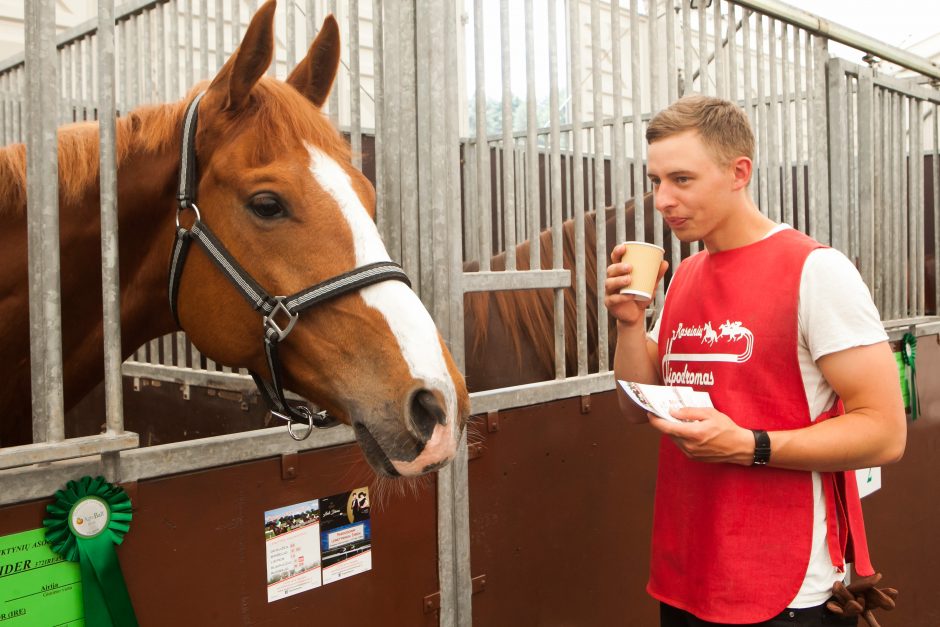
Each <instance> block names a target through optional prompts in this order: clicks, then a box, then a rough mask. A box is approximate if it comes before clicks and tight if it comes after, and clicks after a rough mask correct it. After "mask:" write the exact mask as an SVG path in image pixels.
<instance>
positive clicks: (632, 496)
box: [0, 337, 940, 627]
mask: <svg viewBox="0 0 940 627" xmlns="http://www.w3.org/2000/svg"><path fill="white" fill-rule="evenodd" d="M918 371H919V373H920V376H919V383H920V387H921V400H922V403H923V407H924V414H923V416H922V417H921V418H920V419H919V420H917V421H916V422H914V423H909V427H910V428H909V434H908V446H907V452H906V454H905V457H904V459H903V460H902V461H901V462H900V463H898V464H895V465H893V466H889V467H886V468H885V469H884V470H883V474H882V483H883V487H882V489H881V490H880V491H879V492H876V493H875V494H873V495H872V496H869V497H867V498H865V499H864V501H863V504H864V509H865V515H866V520H867V526H868V531H869V538H870V544H871V551H872V555H873V559H874V561H875V564H876V566H877V567H878V569H879V570H881V571H882V572H884V573H885V582H886V583H887V584H888V585H892V586H896V587H897V588H899V589H900V591H901V598H900V605H899V607H898V609H897V610H896V611H895V612H893V613H891V614H881V616H880V617H879V620H880V622H881V625H882V627H936V626H937V625H940V604H938V603H937V599H940V585H938V583H937V577H936V575H935V564H938V563H940V539H938V537H940V472H938V470H940V468H938V464H940V462H938V461H937V460H938V459H940V376H938V373H940V344H938V341H937V337H926V338H921V340H920V343H919V345H918ZM589 401H590V406H591V408H590V411H589V412H587V413H582V411H581V409H582V402H581V399H569V400H565V401H558V402H554V403H548V404H543V405H536V406H532V407H527V408H523V409H519V410H513V411H508V412H502V413H500V414H498V415H497V416H495V417H490V418H487V417H481V418H479V419H478V421H477V425H476V429H477V431H478V432H479V434H480V436H479V439H481V440H482V442H481V444H480V447H479V452H478V453H477V451H476V448H477V447H473V452H472V457H473V459H471V461H470V463H469V466H468V472H469V482H470V533H471V539H470V542H471V575H472V576H473V577H475V578H477V577H483V578H484V579H483V580H485V584H481V585H479V586H478V587H479V588H480V591H479V592H478V593H476V594H474V595H473V597H472V598H473V624H474V625H475V626H476V627H504V626H506V627H516V626H520V627H529V626H546V627H555V626H558V627H561V626H565V627H594V626H596V625H617V626H624V627H651V626H655V625H656V624H658V619H657V607H656V604H655V603H654V602H653V601H652V600H651V599H650V598H649V597H648V596H647V595H646V593H645V585H646V575H647V568H648V563H649V533H650V521H651V516H652V500H653V489H654V482H655V473H656V448H657V442H658V436H657V435H656V434H655V433H654V432H653V431H652V429H650V428H649V427H646V426H637V425H628V424H626V423H625V422H624V421H623V420H622V419H621V418H620V417H619V415H618V411H617V403H616V398H615V397H614V394H613V392H608V393H604V394H599V395H595V396H593V397H591V398H590V399H589ZM285 437H286V436H285ZM286 462H287V463H285V464H282V460H281V459H280V458H275V459H266V460H260V461H255V462H248V463H243V464H237V465H233V466H229V467H225V468H217V469H212V470H206V471H202V472H195V473H187V474H182V475H177V476H172V477H165V478H161V479H154V480H147V481H141V482H139V483H137V484H132V485H129V486H127V488H128V491H129V493H130V494H131V497H132V499H133V502H134V520H133V523H132V526H131V531H130V533H128V534H127V536H126V538H125V543H124V544H123V545H122V546H120V547H119V548H118V554H119V556H120V559H121V564H122V567H123V569H124V572H125V576H126V579H127V582H128V587H129V589H130V593H131V596H132V599H133V601H134V605H135V608H136V610H137V614H138V617H139V618H140V622H141V625H144V626H147V625H158V626H160V625H168V624H173V625H181V626H188V625H199V626H203V625H275V624H278V625H280V624H289V625H308V624H311V625H312V624H329V625H343V626H350V627H356V626H359V625H363V626H366V625H368V626H370V627H371V626H376V627H399V626H400V627H412V626H415V627H424V626H430V625H437V624H438V617H437V613H436V612H435V611H433V610H432V611H428V612H426V611H425V597H427V596H429V595H433V593H435V592H437V591H438V582H437V512H436V507H437V505H436V490H435V489H434V485H435V482H434V481H433V480H429V481H427V483H426V484H425V485H424V487H423V488H420V489H418V491H417V493H416V494H412V491H411V489H407V490H406V491H405V496H396V495H394V494H392V495H389V496H386V497H385V498H384V499H380V501H381V502H380V504H379V506H378V507H374V508H373V512H372V531H373V559H372V562H373V570H372V571H370V572H367V573H364V574H360V575H354V576H352V577H350V578H349V579H346V580H343V581H340V582H337V583H332V584H328V585H325V586H323V587H321V588H317V589H315V590H311V591H308V592H303V593H300V594H297V595H295V596H292V597H288V598H286V599H283V600H279V601H275V602H273V603H268V602H267V598H266V589H265V551H264V539H263V513H264V512H265V511H267V510H270V509H273V508H276V507H279V506H284V505H290V504H293V503H298V502H301V501H305V500H308V499H312V498H320V497H324V496H329V495H331V494H336V493H338V492H343V491H346V490H350V489H352V488H355V487H359V486H361V485H365V484H368V483H370V481H371V479H370V477H371V473H370V471H369V470H368V468H367V467H366V465H365V463H364V462H363V460H362V458H361V455H360V453H359V451H358V449H357V448H356V447H355V446H340V447H335V448H331V449H324V450H319V451H310V452H307V453H302V454H300V455H299V456H298V457H297V459H296V460H294V461H290V460H286ZM291 465H293V466H294V468H296V475H297V476H296V478H294V479H285V478H283V473H285V470H286V469H287V468H289V467H290V466H291ZM71 478H77V477H63V484H64V483H65V481H66V480H68V479H71ZM45 504H46V501H35V502H30V503H24V504H20V505H15V506H7V507H3V508H0V534H10V533H16V532H19V531H25V530H28V529H36V528H38V527H40V526H41V524H42V518H43V513H44V509H45ZM483 580H481V579H477V581H478V582H480V581H483ZM433 602H434V601H433V598H432V599H431V604H432V606H433Z"/></svg>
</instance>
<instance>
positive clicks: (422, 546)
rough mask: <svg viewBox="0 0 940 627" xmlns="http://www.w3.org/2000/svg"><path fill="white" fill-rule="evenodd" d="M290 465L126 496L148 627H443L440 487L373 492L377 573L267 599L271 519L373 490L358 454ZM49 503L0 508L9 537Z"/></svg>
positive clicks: (140, 611) (122, 553)
mask: <svg viewBox="0 0 940 627" xmlns="http://www.w3.org/2000/svg"><path fill="white" fill-rule="evenodd" d="M284 437H285V438H286V437H287V435H286V434H285V436H284ZM290 466H292V467H293V468H294V469H295V471H296V478H294V479H289V480H285V479H283V478H282V463H281V459H280V458H277V459H267V460H261V461H256V462H248V463H244V464H238V465H233V466H229V467H225V468H217V469H212V470H207V471H203V472H195V473H187V474H183V475H178V476H173V477H166V478H162V479H156V480H147V481H141V482H139V483H137V484H136V485H134V484H131V485H128V486H127V491H128V493H129V494H130V495H131V498H132V500H133V505H134V511H133V516H134V518H133V521H132V523H131V530H130V532H129V533H128V534H127V535H126V536H125V540H124V544H122V545H121V546H120V547H118V549H117V550H118V555H119V558H120V561H121V567H122V569H123V571H124V575H125V579H126V581H127V585H128V589H129V591H130V594H131V598H132V601H133V604H134V608H135V611H136V613H137V617H138V619H139V621H140V624H141V625H142V626H143V627H147V626H155V627H162V626H164V625H177V626H190V625H191V626H193V627H207V626H216V625H219V626H221V625H225V626H234V625H337V626H339V625H342V626H343V627H358V626H362V627H367V626H368V627H376V626H385V625H388V626H399V625H401V626H402V627H405V626H408V627H410V626H412V625H414V626H417V627H423V626H426V625H427V626H430V625H437V624H438V619H437V614H436V612H434V611H431V612H427V613H426V612H425V608H424V597H425V596H427V595H431V594H433V593H435V592H437V591H438V589H439V588H438V583H437V511H436V490H435V488H434V485H435V482H434V481H433V480H430V481H426V482H425V483H424V485H423V487H421V488H418V489H417V490H416V491H415V492H413V491H412V490H411V489H410V488H409V489H406V490H405V496H400V495H394V494H391V495H386V496H384V497H382V496H379V495H377V494H376V491H375V490H373V492H372V498H373V507H372V512H371V526H372V570H371V571H368V572H365V573H361V574H357V575H353V576H351V577H349V578H348V579H343V580H341V581H338V582H334V583H329V584H326V585H323V586H322V587H320V588H316V589H313V590H309V591H306V592H301V593H299V594H296V595H294V596H290V597H287V598H284V599H280V600H276V601H273V602H271V603H269V602H268V601H267V588H266V565H265V564H266V562H265V559H266V557H265V541H264V512H265V511H268V510H272V509H275V508H278V507H281V506H286V505H292V504H294V503H299V502H303V501H306V500H309V499H314V498H322V497H326V496H329V495H332V494H337V493H340V492H344V491H348V490H351V489H353V488H358V487H361V486H364V485H369V484H370V482H371V481H372V479H371V477H372V473H371V470H369V468H368V466H367V465H366V464H365V462H364V460H363V459H362V457H361V455H360V453H359V450H358V448H356V447H355V446H340V447H335V448H330V449H324V450H318V451H311V452H307V453H301V454H300V455H298V456H297V458H296V459H294V460H290V459H288V460H287V466H285V468H287V467H290ZM70 478H72V477H64V478H63V484H64V483H65V481H66V480H67V479H70ZM63 487H64V485H63ZM46 502H47V501H42V502H39V501H37V502H31V503H26V504H21V505H15V506H9V507H4V508H0V535H5V534H10V533H16V532H19V531H25V530H29V529H36V528H39V527H41V526H42V518H43V514H44V512H45V505H46ZM89 627H91V626H89Z"/></svg>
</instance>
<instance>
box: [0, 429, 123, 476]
mask: <svg viewBox="0 0 940 627" xmlns="http://www.w3.org/2000/svg"><path fill="white" fill-rule="evenodd" d="M138 445H139V438H138V437H137V434H136V433H131V432H129V431H124V432H122V433H118V434H113V435H112V434H108V433H102V434H101V435H90V436H86V437H81V438H69V439H67V440H61V441H59V442H40V443H38V444H24V445H23V446H8V447H6V448H0V470H3V469H5V468H15V467H17V466H28V465H30V464H40V463H43V462H50V461H57V460H60V459H71V458H74V457H86V456H88V455H96V454H98V453H113V452H115V451H125V450H128V449H134V448H137V446H138Z"/></svg>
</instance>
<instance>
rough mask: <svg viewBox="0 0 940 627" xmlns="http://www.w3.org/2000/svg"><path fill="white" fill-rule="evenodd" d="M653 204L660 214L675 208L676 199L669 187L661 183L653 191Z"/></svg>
mask: <svg viewBox="0 0 940 627" xmlns="http://www.w3.org/2000/svg"><path fill="white" fill-rule="evenodd" d="M653 202H654V203H655V206H656V209H658V210H659V211H660V212H662V211H665V210H666V209H669V208H670V207H673V206H675V204H676V199H675V196H674V195H673V193H672V190H671V189H670V188H669V186H668V185H665V184H663V183H660V184H659V186H658V187H657V188H656V189H655V190H654V191H653Z"/></svg>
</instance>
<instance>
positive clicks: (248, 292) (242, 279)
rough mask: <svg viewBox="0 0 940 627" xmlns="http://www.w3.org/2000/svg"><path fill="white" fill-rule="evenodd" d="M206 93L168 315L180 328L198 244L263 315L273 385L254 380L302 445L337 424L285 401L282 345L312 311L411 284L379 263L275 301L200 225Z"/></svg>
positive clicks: (187, 121)
mask: <svg viewBox="0 0 940 627" xmlns="http://www.w3.org/2000/svg"><path fill="white" fill-rule="evenodd" d="M204 93H205V92H203V93H200V94H199V95H198V96H196V98H195V99H193V101H192V102H191V103H190V105H189V107H188V108H187V110H186V116H185V118H184V123H183V142H182V149H181V152H182V154H181V155H180V179H179V187H178V190H177V203H178V207H177V213H176V238H175V241H174V242H173V251H172V254H171V258H170V268H169V278H168V282H169V290H168V292H169V299H170V311H172V312H173V318H174V319H175V320H176V324H177V326H179V327H180V328H182V325H180V321H179V312H178V309H177V299H178V295H179V286H180V280H181V278H182V276H183V267H184V266H185V264H186V258H187V255H188V253H189V248H190V246H191V245H192V244H193V243H194V242H195V243H196V244H197V245H198V246H199V247H200V248H201V249H202V250H203V252H205V253H206V255H208V257H209V259H211V260H212V262H213V263H214V264H215V266H216V267H217V268H218V269H219V271H220V272H221V273H222V274H223V275H224V276H225V277H226V278H227V279H228V280H229V281H230V282H231V283H232V285H234V286H235V288H236V289H237V291H238V292H239V293H240V294H241V295H242V296H243V297H244V298H245V300H247V301H248V303H249V304H250V305H251V306H252V308H253V309H254V310H255V311H257V312H259V313H260V314H261V315H262V324H263V329H264V352H265V357H266V358H267V363H268V371H269V372H270V375H271V379H270V381H269V380H266V379H264V378H263V377H261V376H259V375H258V374H257V373H255V372H251V373H250V374H251V377H252V379H254V381H255V385H257V386H258V391H259V392H260V393H261V396H262V397H263V398H264V400H265V402H266V403H267V405H268V408H269V409H270V411H271V414H272V415H274V416H276V417H278V418H281V419H282V420H285V421H287V425H288V432H289V433H290V435H291V437H292V438H294V439H297V440H300V439H303V438H306V437H307V436H308V435H309V434H310V432H311V431H312V428H311V427H331V426H334V425H335V424H337V421H336V419H335V418H333V417H332V416H330V415H328V414H327V413H326V412H325V411H322V412H318V413H316V414H314V413H313V412H312V411H311V410H310V408H309V407H307V406H306V405H303V404H301V405H291V404H290V403H288V402H287V398H286V397H285V395H284V387H283V375H282V368H281V361H280V358H279V357H278V344H279V343H280V342H282V341H283V340H284V339H285V338H287V336H288V335H289V334H290V332H291V330H292V329H293V328H294V325H295V324H296V323H297V319H298V317H299V316H300V313H301V312H302V311H304V310H306V309H309V308H311V307H313V306H314V305H317V304H319V303H322V302H324V301H327V300H330V299H332V298H336V297H338V296H342V295H343V294H348V293H350V292H354V291H357V290H359V289H361V288H363V287H365V286H367V285H372V284H374V283H379V282H381V281H389V280H394V281H401V282H403V283H405V284H406V285H408V286H409V287H410V286H411V281H409V279H408V275H407V274H405V271H404V270H403V269H402V267H401V266H400V265H398V264H397V263H395V262H392V261H380V262H377V263H371V264H368V265H365V266H360V267H358V268H356V269H354V270H351V271H350V272H346V273H344V274H341V275H339V276H335V277H333V278H330V279H327V280H326V281H323V282H322V283H318V284H316V285H314V286H312V287H308V288H306V289H304V290H301V291H299V292H297V293H295V294H292V295H290V296H272V295H271V294H269V293H268V292H267V291H266V290H265V289H264V288H263V287H261V285H260V284H259V283H258V282H257V281H255V279H254V278H253V277H252V276H251V275H250V274H249V273H248V272H247V271H246V270H245V269H244V268H242V266H241V265H240V264H239V263H238V262H237V261H236V260H235V258H234V257H233V256H232V255H231V253H229V251H228V250H227V249H226V248H225V246H224V245H223V244H222V242H221V241H219V239H218V238H217V237H216V236H215V235H214V234H213V233H212V231H211V230H210V229H209V227H208V226H206V225H205V224H204V223H203V222H202V217H201V215H200V213H199V209H198V207H196V203H195V198H196V178H197V177H196V127H197V123H198V117H199V115H198V107H199V101H200V100H201V99H202V96H203V95H204ZM188 210H191V211H192V212H193V213H194V214H195V220H194V222H193V224H192V226H190V227H189V228H186V227H183V226H181V224H180V214H181V213H182V212H184V211H188ZM295 423H302V424H305V425H307V426H308V429H306V430H305V431H304V432H303V433H302V434H300V435H298V434H296V433H295V432H294V430H293V428H294V424H295Z"/></svg>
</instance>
